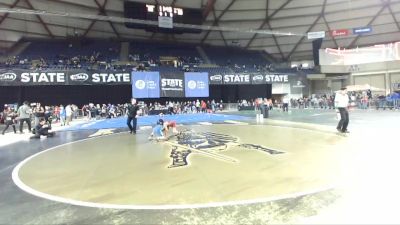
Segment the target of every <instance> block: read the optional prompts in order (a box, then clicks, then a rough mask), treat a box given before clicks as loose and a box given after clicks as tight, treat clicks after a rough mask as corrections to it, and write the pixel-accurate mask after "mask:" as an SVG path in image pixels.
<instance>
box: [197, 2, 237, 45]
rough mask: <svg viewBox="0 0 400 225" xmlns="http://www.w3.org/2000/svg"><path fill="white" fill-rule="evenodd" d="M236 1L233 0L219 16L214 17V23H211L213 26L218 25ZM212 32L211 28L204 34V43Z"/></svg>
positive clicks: (202, 41)
mask: <svg viewBox="0 0 400 225" xmlns="http://www.w3.org/2000/svg"><path fill="white" fill-rule="evenodd" d="M236 1H237V0H232V1H231V2H230V3H229V4H228V5H227V6H226V7H225V9H224V10H223V11H222V12H221V14H220V15H219V16H218V17H217V18H215V17H214V22H213V24H212V25H211V26H212V27H213V26H216V25H217V24H218V22H219V20H220V19H221V18H222V17H223V16H224V15H225V13H226V12H228V10H229V9H230V8H231V7H232V5H233V4H235V2H236ZM210 33H211V30H207V33H206V34H205V35H204V37H203V39H202V40H201V44H203V43H204V41H205V40H206V39H207V38H208V35H210Z"/></svg>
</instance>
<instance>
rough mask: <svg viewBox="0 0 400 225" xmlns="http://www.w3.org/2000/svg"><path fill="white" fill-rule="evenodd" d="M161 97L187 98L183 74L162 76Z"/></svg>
mask: <svg viewBox="0 0 400 225" xmlns="http://www.w3.org/2000/svg"><path fill="white" fill-rule="evenodd" d="M160 94H161V97H172V98H183V97H185V81H184V76H183V73H174V74H161V93H160Z"/></svg>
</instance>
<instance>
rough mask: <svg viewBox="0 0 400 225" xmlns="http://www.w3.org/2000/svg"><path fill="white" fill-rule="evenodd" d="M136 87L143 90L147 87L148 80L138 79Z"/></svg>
mask: <svg viewBox="0 0 400 225" xmlns="http://www.w3.org/2000/svg"><path fill="white" fill-rule="evenodd" d="M135 87H136V88H137V89H139V90H143V89H145V88H146V82H145V81H144V80H137V81H136V82H135Z"/></svg>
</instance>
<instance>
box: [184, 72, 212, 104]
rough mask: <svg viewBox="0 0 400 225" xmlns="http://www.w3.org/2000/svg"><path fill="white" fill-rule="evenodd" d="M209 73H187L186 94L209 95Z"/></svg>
mask: <svg viewBox="0 0 400 225" xmlns="http://www.w3.org/2000/svg"><path fill="white" fill-rule="evenodd" d="M209 95H210V92H209V85H208V73H185V96H186V97H187V98H194V97H208V96H209Z"/></svg>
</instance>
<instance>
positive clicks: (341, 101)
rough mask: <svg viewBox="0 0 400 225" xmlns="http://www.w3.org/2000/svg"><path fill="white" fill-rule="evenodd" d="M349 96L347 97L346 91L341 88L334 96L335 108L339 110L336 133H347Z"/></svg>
mask: <svg viewBox="0 0 400 225" xmlns="http://www.w3.org/2000/svg"><path fill="white" fill-rule="evenodd" d="M348 106H349V96H348V95H347V89H346V88H342V89H340V91H338V92H337V93H336V95H335V107H336V108H338V109H339V113H340V121H339V123H338V125H337V127H336V129H337V131H339V132H341V133H349V131H348V130H347V126H348V125H349V111H348V110H347V107H348Z"/></svg>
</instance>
